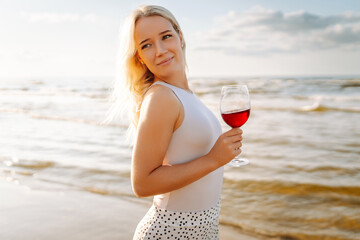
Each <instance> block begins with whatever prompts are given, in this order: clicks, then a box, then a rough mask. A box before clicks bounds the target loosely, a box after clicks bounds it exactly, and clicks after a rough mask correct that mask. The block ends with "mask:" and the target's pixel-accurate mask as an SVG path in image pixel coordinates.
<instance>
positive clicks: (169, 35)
mask: <svg viewBox="0 0 360 240" xmlns="http://www.w3.org/2000/svg"><path fill="white" fill-rule="evenodd" d="M171 37H172V35H171V34H167V35H165V36H163V40H165V39H168V38H171Z"/></svg>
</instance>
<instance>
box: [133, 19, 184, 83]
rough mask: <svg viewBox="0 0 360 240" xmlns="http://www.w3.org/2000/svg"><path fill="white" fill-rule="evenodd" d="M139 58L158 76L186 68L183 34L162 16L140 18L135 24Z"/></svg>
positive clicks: (162, 77)
mask: <svg viewBox="0 0 360 240" xmlns="http://www.w3.org/2000/svg"><path fill="white" fill-rule="evenodd" d="M134 37H135V44H136V49H137V54H138V58H139V60H140V61H142V62H143V63H144V64H145V65H146V66H147V67H148V69H149V70H150V71H151V72H152V73H153V74H154V75H155V76H156V77H158V78H160V79H164V78H167V77H169V76H171V75H172V74H175V73H177V72H181V71H184V70H185V62H184V54H183V50H182V47H181V46H182V43H183V40H182V36H179V34H178V33H177V32H176V31H175V29H174V28H173V26H172V25H171V23H170V22H169V21H168V20H167V19H165V18H163V17H160V16H151V17H143V18H140V19H139V20H138V21H137V22H136V25H135V36H134Z"/></svg>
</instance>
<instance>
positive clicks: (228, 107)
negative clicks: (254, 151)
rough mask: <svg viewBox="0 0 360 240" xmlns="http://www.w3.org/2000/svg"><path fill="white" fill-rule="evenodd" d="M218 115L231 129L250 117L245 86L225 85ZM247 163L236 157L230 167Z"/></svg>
mask: <svg viewBox="0 0 360 240" xmlns="http://www.w3.org/2000/svg"><path fill="white" fill-rule="evenodd" d="M220 113H221V117H222V118H223V119H224V121H225V122H226V124H228V125H229V126H230V127H232V128H238V127H241V126H242V125H244V123H245V122H246V121H247V120H248V118H249V116H250V95H249V90H248V88H247V86H246V85H226V86H223V87H222V89H221V99H220ZM248 163H249V160H247V159H246V158H240V155H238V156H236V157H235V158H234V159H233V160H231V162H230V163H229V165H230V166H233V167H240V166H244V165H246V164H248Z"/></svg>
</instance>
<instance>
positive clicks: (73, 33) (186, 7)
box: [0, 0, 360, 80]
mask: <svg viewBox="0 0 360 240" xmlns="http://www.w3.org/2000/svg"><path fill="white" fill-rule="evenodd" d="M141 4H155V5H161V6H164V7H165V8H167V9H169V10H170V11H171V12H172V13H173V14H174V15H175V17H176V18H177V20H178V21H179V23H180V25H181V28H182V31H183V33H184V36H185V41H186V44H187V52H186V56H187V64H188V69H189V77H233V76H274V75H276V76H307V75H327V76H329V75H359V74H360V1H358V0H337V1H335V0H317V1H313V0H291V1H289V0H264V1H255V0H242V1H235V0H232V1H231V0H221V1H220V0H217V1H214V0H182V1H179V0H157V1H138V0H117V1H115V0H101V1H100V0H62V1H55V0H0V80H1V79H4V78H47V77H112V76H113V75H114V73H115V69H116V52H117V46H118V42H119V37H118V36H119V31H120V30H121V24H122V22H123V20H124V18H125V17H126V16H127V15H128V14H130V12H131V11H132V10H134V9H135V8H136V7H137V6H139V5H141Z"/></svg>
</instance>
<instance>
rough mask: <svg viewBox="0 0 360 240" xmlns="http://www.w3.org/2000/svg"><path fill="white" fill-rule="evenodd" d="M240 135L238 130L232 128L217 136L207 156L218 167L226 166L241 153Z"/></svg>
mask: <svg viewBox="0 0 360 240" xmlns="http://www.w3.org/2000/svg"><path fill="white" fill-rule="evenodd" d="M242 133H243V131H242V130H241V129H240V128H232V129H230V130H229V131H227V132H225V133H223V134H221V135H220V136H219V138H218V139H217V141H216V143H215V144H214V146H213V148H212V149H211V150H210V152H209V153H208V154H207V155H208V156H209V157H210V159H212V160H213V161H214V163H215V164H216V165H217V166H218V167H221V166H223V165H225V164H227V163H228V162H230V161H231V160H232V159H233V158H234V157H236V156H237V155H239V154H240V153H241V149H240V147H241V146H242V143H241V141H242Z"/></svg>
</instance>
